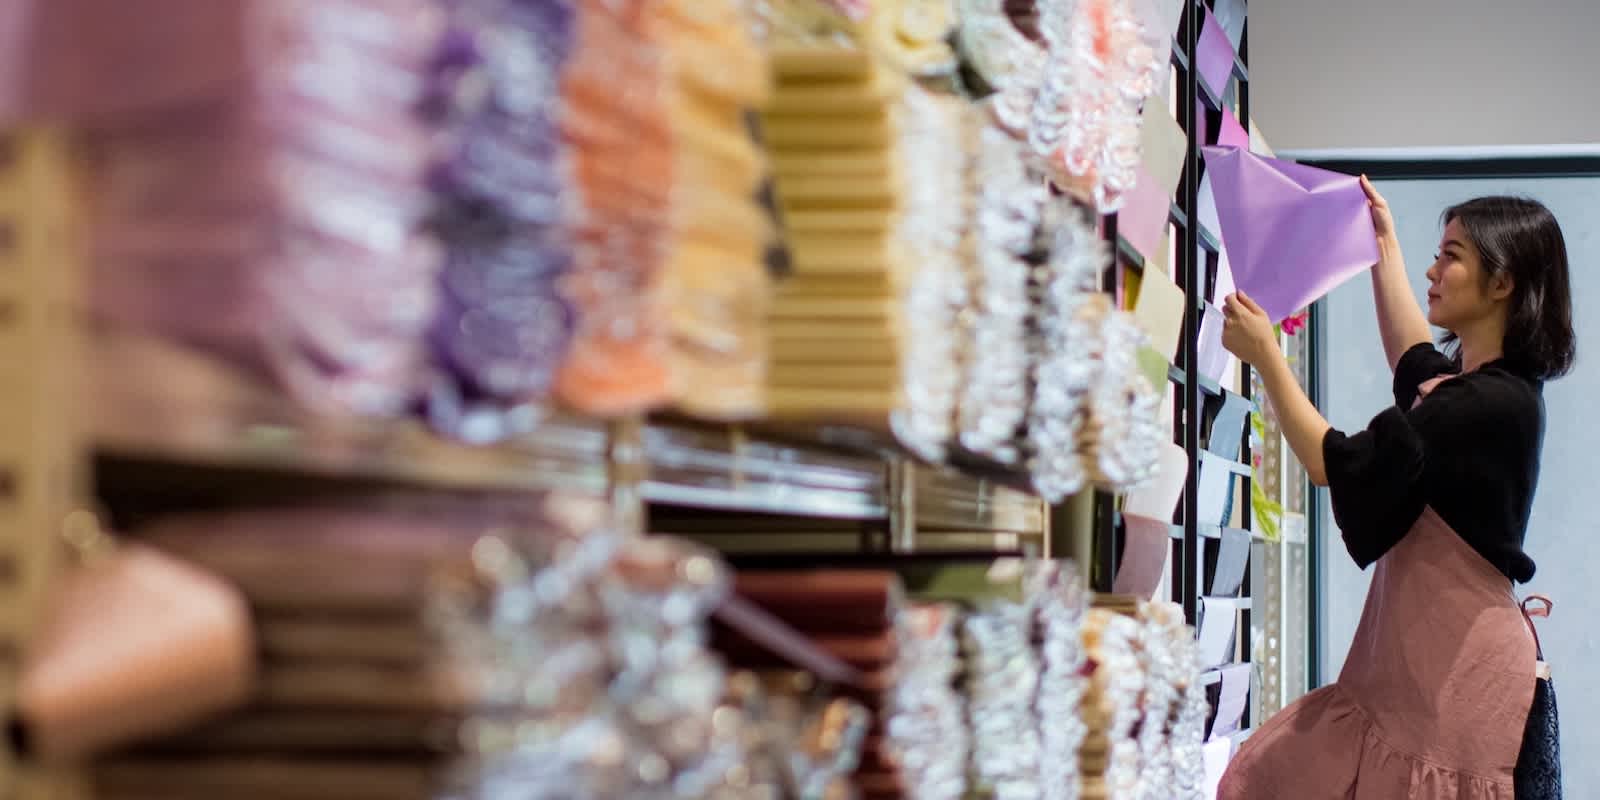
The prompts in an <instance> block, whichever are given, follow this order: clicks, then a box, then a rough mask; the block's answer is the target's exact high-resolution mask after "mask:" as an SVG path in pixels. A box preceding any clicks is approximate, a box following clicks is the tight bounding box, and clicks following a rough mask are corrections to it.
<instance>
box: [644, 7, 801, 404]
mask: <svg viewBox="0 0 1600 800" xmlns="http://www.w3.org/2000/svg"><path fill="white" fill-rule="evenodd" d="M663 5H664V6H665V9H664V16H665V18H666V23H667V24H666V32H665V36H664V44H665V50H666V55H667V57H668V58H669V59H670V61H671V67H672V79H671V81H670V85H669V86H668V92H669V100H668V106H669V114H670V118H671V123H672V133H673V137H674V140H675V146H676V148H677V160H676V171H675V174H674V176H673V180H674V182H675V186H674V188H673V199H672V202H673V218H674V237H675V238H674V240H673V242H672V250H671V253H670V255H669V256H668V261H667V265H666V268H665V269H666V271H665V274H664V276H663V280H664V282H665V292H666V297H665V301H666V303H667V305H668V314H669V317H670V326H671V349H670V350H669V352H668V357H669V359H670V362H669V366H670V372H671V376H672V377H671V380H672V398H673V402H674V405H675V406H676V407H678V408H679V409H681V410H683V411H686V412H688V413H691V414H695V415H697V416H704V417H714V418H743V417H751V416H755V415H757V414H759V413H760V412H761V410H762V408H763V407H764V402H763V393H764V390H765V388H766V386H765V384H766V362H767V350H766V347H767V342H766V331H765V325H766V314H767V310H768V307H769V306H770V304H771V295H772V283H771V281H772V277H771V276H770V275H769V274H768V272H767V268H766V264H765V260H764V258H765V254H766V250H767V248H768V246H769V245H770V243H771V242H772V241H773V238H774V237H775V236H776V235H777V231H775V230H774V229H773V225H772V221H771V220H770V219H769V218H768V216H767V212H766V211H765V210H764V209H762V208H761V206H760V204H759V192H760V189H761V186H762V184H763V181H764V180H766V179H767V177H768V166H767V161H766V156H765V153H764V152H762V151H761V149H759V148H758V146H757V143H756V141H755V139H754V137H753V136H752V133H753V131H752V130H751V126H750V122H751V118H750V115H751V114H753V113H755V112H757V111H759V110H760V109H761V108H763V107H764V106H765V105H766V103H767V101H768V99H769V97H770V95H771V93H772V86H771V77H770V74H769V65H768V63H767V57H766V54H765V52H763V51H762V49H761V48H760V46H759V43H758V42H756V40H755V39H754V37H753V35H752V33H751V28H750V23H749V20H747V19H746V18H745V15H744V13H743V8H742V6H741V4H740V3H738V2H736V1H735V0H672V2H667V3H664V4H663Z"/></svg>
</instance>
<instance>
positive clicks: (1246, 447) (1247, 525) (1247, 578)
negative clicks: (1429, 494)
mask: <svg viewBox="0 0 1600 800" xmlns="http://www.w3.org/2000/svg"><path fill="white" fill-rule="evenodd" d="M1249 48H1250V17H1249V14H1246V15H1245V22H1244V32H1243V33H1242V34H1241V35H1240V37H1239V63H1241V64H1243V65H1244V68H1245V74H1244V75H1238V76H1235V77H1236V78H1237V80H1238V84H1239V89H1238V95H1237V96H1238V98H1239V124H1240V125H1243V126H1244V130H1245V136H1246V137H1248V136H1249V135H1250V80H1249V78H1248V77H1247V76H1248V75H1249V72H1250V49H1249ZM1248 146H1249V145H1248V144H1246V147H1248ZM1239 393H1240V394H1242V395H1244V397H1245V399H1246V400H1248V399H1251V396H1252V395H1253V394H1254V392H1253V391H1252V387H1251V370H1250V365H1248V364H1244V363H1241V364H1240V365H1239ZM1245 419H1246V422H1245V426H1244V433H1243V434H1242V435H1243V437H1244V441H1243V442H1241V443H1240V447H1239V452H1240V453H1243V454H1244V463H1245V464H1250V465H1253V464H1254V463H1255V454H1254V453H1252V452H1251V450H1250V432H1251V429H1252V427H1253V426H1252V425H1251V424H1250V421H1249V417H1246V418H1245ZM1262 446H1263V447H1265V446H1266V442H1262ZM1243 506H1244V529H1245V530H1247V531H1249V530H1254V528H1255V511H1256V508H1255V471H1254V469H1252V470H1251V471H1250V472H1249V473H1248V474H1247V475H1246V477H1245V479H1244V501H1243ZM1265 551H1266V548H1264V547H1261V548H1258V547H1256V546H1255V544H1254V543H1252V544H1251V546H1250V558H1249V560H1248V561H1246V562H1245V567H1244V585H1245V586H1247V587H1249V589H1247V591H1248V592H1249V593H1250V597H1251V603H1250V609H1249V610H1248V611H1246V612H1245V615H1244V621H1245V624H1244V626H1243V628H1244V630H1242V631H1240V632H1239V639H1240V642H1242V644H1243V651H1244V658H1245V660H1247V661H1254V660H1255V656H1254V653H1255V641H1254V640H1255V627H1256V622H1257V621H1258V620H1265V619H1266V618H1267V608H1266V605H1267V604H1266V597H1264V596H1261V595H1260V594H1258V593H1257V592H1256V591H1255V584H1256V580H1255V575H1256V570H1257V569H1258V568H1259V565H1257V564H1256V559H1255V555H1256V553H1257V552H1261V553H1262V554H1263V555H1265ZM1268 641H1269V642H1270V641H1271V638H1270V637H1269V638H1268ZM1279 644H1280V646H1281V644H1282V641H1281V639H1280V641H1279ZM1280 663H1281V662H1280ZM1260 667H1261V665H1259V664H1258V665H1257V669H1255V670H1253V672H1254V673H1255V678H1256V679H1257V680H1256V682H1253V683H1252V684H1251V691H1250V708H1249V710H1248V711H1247V712H1246V722H1245V727H1248V728H1254V727H1255V726H1256V725H1257V724H1259V723H1260V721H1261V691H1260V688H1261V683H1260V682H1259V679H1260V678H1261V677H1262V676H1261V670H1260Z"/></svg>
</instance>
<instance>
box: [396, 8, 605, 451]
mask: <svg viewBox="0 0 1600 800" xmlns="http://www.w3.org/2000/svg"><path fill="white" fill-rule="evenodd" d="M449 8H450V11H451V14H450V24H449V29H448V31H447V32H446V33H445V35H444V36H443V38H442V39H441V42H440V46H439V52H438V54H437V55H436V57H435V58H434V63H433V70H432V71H433V74H432V76H431V78H430V81H429V84H430V88H429V100H428V102H427V103H426V104H425V105H426V107H427V109H428V113H429V114H430V116H431V117H433V118H434V119H436V120H437V121H438V122H439V124H440V125H441V126H443V128H444V129H445V130H446V131H448V133H449V135H448V138H447V139H446V140H445V142H444V145H443V146H442V147H441V148H440V149H439V152H438V153H437V154H436V155H435V159H434V164H433V167H432V169H431V171H430V174H429V181H428V186H429V189H430V190H431V191H432V193H433V201H432V202H433V206H434V211H433V217H434V226H433V227H434V230H435V231H436V232H437V233H438V235H439V237H440V240H441V242H442V243H443V245H444V247H445V249H446V251H447V252H448V254H449V256H448V259H447V261H446V266H445V269H444V274H443V276H442V279H441V283H440V289H441V292H442V304H441V307H440V312H439V315H438V317H437V318H436V319H435V322H434V326H433V329H432V332H431V335H430V337H429V340H430V344H431V346H432V350H433V357H434V364H435V366H436V367H438V373H439V374H438V375H437V376H436V378H435V380H434V385H433V386H432V388H431V390H430V392H429V396H428V401H427V409H426V410H427V414H428V418H429V420H430V421H431V422H432V423H433V424H434V426H435V427H437V428H439V429H441V430H442V431H444V432H446V433H449V434H451V435H454V436H459V437H462V438H466V439H470V440H474V441H484V440H492V439H496V438H500V437H503V436H506V435H510V434H512V433H515V432H516V430H515V427H516V424H517V423H516V422H515V419H516V418H518V417H519V414H518V411H519V409H521V408H527V407H529V404H530V403H533V402H538V401H543V400H544V399H546V397H547V396H548V395H549V392H550V388H551V385H552V382H553V380H554V376H555V372H556V370H557V369H558V368H559V367H560V365H561V363H562V361H563V360H564V358H565V357H566V354H567V352H568V350H569V348H570V344H571V341H572V336H573V329H574V324H575V323H574V313H573V309H572V306H571V304H570V303H569V302H568V301H567V300H566V298H565V297H564V295H563V292H562V289H561V287H562V281H563V279H565V278H566V276H567V274H568V272H569V271H570V268H571V264H572V260H573V259H572V244H571V241H570V240H569V238H568V236H567V234H568V231H569V225H568V222H569V220H570V218H571V203H572V196H571V190H570V188H569V181H568V180H567V174H566V171H565V167H566V157H567V153H566V144H565V142H564V140H563V138H562V135H561V130H560V120H559V118H558V113H557V111H558V109H559V108H560V107H561V103H560V97H559V92H560V86H561V76H562V73H563V70H564V68H565V64H566V60H567V58H568V56H569V55H570V53H571V50H572V46H573V44H574V42H575V36H576V31H575V23H576V19H575V11H574V8H573V7H572V5H571V4H570V3H568V2H550V1H548V0H544V1H539V2H535V1H534V0H455V2H453V3H451V4H450V6H449ZM520 416H526V415H525V414H522V415H520Z"/></svg>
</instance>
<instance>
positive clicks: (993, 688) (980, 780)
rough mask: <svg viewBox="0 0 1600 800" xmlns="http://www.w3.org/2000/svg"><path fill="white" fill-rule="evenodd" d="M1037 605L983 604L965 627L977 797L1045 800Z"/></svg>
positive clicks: (963, 638) (973, 778)
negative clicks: (1037, 699)
mask: <svg viewBox="0 0 1600 800" xmlns="http://www.w3.org/2000/svg"><path fill="white" fill-rule="evenodd" d="M1036 613H1037V609H1036V607H1035V605H1034V602H1033V601H1032V600H1027V599H1024V600H1022V601H1016V600H1009V599H1000V598H995V599H990V600H985V601H983V602H980V603H978V604H977V605H976V607H974V608H973V609H972V611H971V612H970V613H969V614H968V615H967V616H966V618H965V619H964V620H963V621H962V625H961V652H962V655H963V657H964V658H965V661H966V673H965V676H964V684H965V686H964V688H965V690H966V697H967V718H968V719H969V720H970V721H971V724H972V754H971V760H970V761H969V762H968V769H969V780H970V781H971V785H972V787H973V789H975V790H977V791H980V792H989V793H992V795H993V796H995V797H1042V796H1043V791H1042V787H1041V783H1042V780H1043V777H1044V776H1043V773H1042V772H1041V770H1040V756H1041V750H1040V746H1041V741H1040V736H1039V730H1040V725H1039V718H1038V710H1037V709H1036V708H1035V706H1034V698H1035V697H1036V695H1037V694H1038V689H1039V679H1040V663H1039V662H1040V659H1039V653H1038V651H1037V650H1036V649H1035V647H1034V622H1035V617H1036Z"/></svg>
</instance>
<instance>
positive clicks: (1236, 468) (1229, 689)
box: [1091, 0, 1276, 731]
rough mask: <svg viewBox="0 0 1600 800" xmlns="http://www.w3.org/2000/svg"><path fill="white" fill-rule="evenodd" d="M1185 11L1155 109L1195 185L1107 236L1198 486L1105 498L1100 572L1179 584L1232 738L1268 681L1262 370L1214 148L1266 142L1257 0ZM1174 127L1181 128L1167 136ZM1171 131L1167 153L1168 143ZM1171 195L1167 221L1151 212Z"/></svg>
mask: <svg viewBox="0 0 1600 800" xmlns="http://www.w3.org/2000/svg"><path fill="white" fill-rule="evenodd" d="M1169 5H1170V6H1172V7H1173V11H1174V12H1175V14H1176V19H1174V24H1175V33H1174V40H1173V46H1172V58H1171V67H1172V71H1171V85H1170V87H1169V90H1168V94H1167V100H1168V103H1169V104H1168V105H1167V106H1166V107H1156V108H1151V107H1150V106H1151V105H1152V104H1156V103H1157V100H1156V99H1155V98H1152V100H1151V101H1150V104H1147V106H1146V110H1145V126H1146V130H1145V142H1146V151H1145V159H1146V162H1145V169H1146V174H1147V175H1151V176H1152V177H1157V178H1158V180H1156V181H1155V182H1156V183H1161V182H1162V181H1160V180H1159V175H1160V174H1161V173H1163V172H1166V173H1168V174H1171V173H1174V172H1178V171H1181V176H1182V177H1181V180H1177V179H1176V178H1175V177H1169V178H1167V186H1170V187H1173V188H1175V189H1176V191H1175V192H1172V193H1169V194H1165V195H1162V196H1160V197H1156V198H1154V199H1152V200H1150V201H1149V202H1146V203H1143V204H1140V203H1137V202H1133V201H1130V205H1129V206H1127V207H1125V208H1124V209H1123V210H1122V211H1121V212H1120V213H1118V214H1114V215H1110V216H1108V217H1107V218H1106V223H1105V226H1104V229H1105V232H1106V236H1107V238H1108V240H1109V241H1111V242H1112V243H1114V246H1115V251H1116V253H1117V258H1116V263H1115V264H1114V265H1112V266H1111V267H1110V268H1109V269H1108V270H1107V276H1106V283H1107V284H1108V285H1110V286H1113V287H1115V289H1114V291H1115V292H1116V294H1117V296H1118V299H1119V302H1121V303H1123V304H1124V307H1128V308H1130V310H1133V311H1134V312H1135V314H1136V315H1137V316H1138V317H1139V318H1140V319H1141V320H1142V321H1144V322H1145V324H1146V326H1147V330H1150V331H1151V333H1152V337H1151V338H1152V343H1153V349H1152V350H1151V351H1149V352H1147V353H1146V354H1145V356H1146V361H1147V362H1148V366H1147V371H1148V372H1149V373H1150V374H1152V375H1159V376H1160V378H1161V380H1162V381H1164V382H1165V383H1167V384H1168V387H1169V398H1170V404H1169V408H1170V409H1171V421H1172V426H1171V431H1172V434H1173V437H1172V441H1173V443H1174V446H1173V448H1172V449H1171V452H1170V453H1169V455H1168V456H1166V457H1164V458H1163V461H1162V465H1163V468H1164V469H1169V470H1173V472H1172V473H1169V474H1176V472H1178V471H1181V474H1182V476H1183V477H1182V481H1181V482H1175V483H1172V484H1170V485H1169V486H1168V487H1166V488H1167V490H1168V491H1167V493H1165V494H1163V493H1160V492H1157V493H1156V494H1157V495H1159V499H1158V500H1154V501H1152V500H1151V499H1150V498H1151V493H1143V494H1140V493H1135V494H1134V495H1112V494H1109V493H1105V492H1100V493H1097V496H1096V502H1095V504H1094V531H1095V535H1094V554H1095V555H1094V563H1093V567H1092V570H1091V573H1092V578H1093V580H1092V582H1093V585H1094V588H1095V589H1096V590H1097V591H1100V592H1106V593H1110V592H1114V591H1116V592H1134V593H1138V594H1141V595H1145V594H1146V593H1148V592H1150V591H1152V590H1154V591H1155V592H1157V593H1160V592H1162V591H1163V590H1164V591H1165V592H1167V593H1168V596H1170V598H1171V599H1172V600H1173V601H1174V602H1178V603H1181V604H1182V606H1183V609H1184V613H1185V616H1186V618H1187V619H1188V621H1189V622H1190V623H1191V624H1194V625H1196V627H1197V629H1198V631H1199V633H1198V636H1199V639H1200V642H1201V651H1202V654H1203V658H1204V659H1205V660H1206V661H1207V663H1208V664H1210V666H1209V668H1208V670H1207V672H1206V673H1205V675H1204V679H1205V681H1206V683H1207V684H1208V686H1209V687H1210V688H1209V689H1208V694H1209V695H1210V697H1211V701H1212V703H1213V712H1212V713H1213V717H1216V716H1218V715H1219V714H1220V715H1221V716H1223V717H1227V716H1229V715H1231V716H1232V719H1231V720H1227V719H1223V720H1219V721H1218V722H1217V725H1218V726H1219V730H1220V729H1221V728H1222V727H1224V726H1226V727H1229V728H1235V727H1236V728H1237V729H1243V730H1246V731H1248V729H1249V728H1250V727H1252V725H1253V723H1254V722H1256V721H1257V720H1256V718H1255V716H1254V714H1253V713H1247V712H1246V709H1245V707H1244V706H1243V705H1242V704H1243V703H1244V701H1245V693H1246V692H1248V693H1249V695H1250V696H1251V698H1252V700H1253V698H1254V695H1255V693H1256V692H1255V691H1254V686H1255V685H1256V681H1257V678H1256V675H1255V672H1256V670H1255V667H1254V665H1252V663H1251V659H1252V653H1253V652H1254V651H1255V648H1254V645H1253V642H1252V639H1251V637H1252V630H1253V628H1254V627H1255V626H1254V625H1253V624H1252V614H1253V601H1254V598H1252V597H1251V587H1252V586H1253V585H1255V584H1256V583H1257V582H1256V581H1254V580H1253V577H1254V576H1253V574H1252V573H1253V571H1254V570H1256V569H1257V566H1256V565H1255V564H1254V563H1252V562H1253V561H1254V559H1252V558H1251V554H1252V551H1254V550H1258V549H1259V547H1258V544H1259V540H1260V538H1261V537H1260V533H1259V532H1258V531H1253V530H1252V529H1253V528H1254V527H1255V525H1256V516H1257V512H1256V509H1255V508H1254V507H1253V495H1254V492H1253V491H1252V485H1251V484H1252V481H1253V480H1254V478H1255V476H1254V474H1253V471H1252V468H1251V464H1252V458H1253V454H1252V435H1251V428H1252V425H1251V419H1252V410H1253V404H1252V401H1251V394H1252V393H1251V376H1250V370H1249V368H1248V367H1247V366H1245V365H1241V364H1237V363H1236V361H1235V360H1234V359H1232V358H1231V356H1228V355H1227V354H1226V353H1225V352H1224V351H1222V350H1221V342H1220V333H1221V326H1220V322H1221V318H1220V313H1219V312H1218V309H1219V308H1220V306H1221V304H1222V300H1223V297H1224V296H1225V295H1226V294H1227V293H1229V292H1231V291H1232V279H1231V275H1230V273H1229V271H1228V265H1227V255H1226V250H1225V248H1224V246H1223V244H1222V241H1221V239H1220V228H1219V226H1218V225H1217V223H1216V221H1215V204H1214V201H1212V200H1210V199H1209V198H1208V197H1207V195H1208V194H1209V192H1210V186H1209V182H1208V181H1207V180H1206V178H1205V175H1204V173H1203V170H1204V162H1203V160H1202V158H1201V148H1202V147H1204V146H1207V145H1213V144H1232V145H1235V146H1240V147H1252V146H1255V147H1263V146H1264V145H1262V144H1261V143H1260V142H1259V136H1258V135H1253V133H1254V129H1253V126H1252V125H1251V121H1250V115H1249V108H1250V106H1249V95H1250V92H1249V86H1250V76H1249V70H1248V66H1247V62H1248V34H1247V30H1246V25H1245V14H1246V6H1245V3H1244V2H1243V0H1215V1H1214V2H1213V0H1182V2H1180V3H1175V4H1169ZM1163 129H1169V130H1170V131H1171V133H1170V134H1167V135H1166V136H1165V137H1164V136H1163V133H1162V131H1163ZM1164 138H1166V140H1167V141H1166V146H1167V147H1169V148H1170V149H1169V150H1168V151H1167V152H1168V153H1169V154H1170V155H1167V156H1162V155H1161V151H1160V150H1159V149H1158V148H1160V147H1161V145H1162V142H1163V139H1164ZM1164 161H1165V162H1170V163H1164ZM1163 197H1164V198H1165V199H1167V200H1169V201H1170V205H1169V207H1168V208H1165V209H1162V211H1164V212H1165V213H1160V212H1154V211H1151V210H1150V209H1151V208H1152V207H1159V205H1158V204H1159V202H1160V200H1161V199H1162V198H1163ZM1157 216H1159V219H1154V217H1157ZM1274 485H1276V482H1274ZM1178 492H1181V501H1179V500H1178V496H1177V493H1178ZM1173 505H1175V506H1176V507H1175V508H1174V507H1173ZM1208 617H1209V619H1208ZM1254 705H1255V703H1254V702H1251V703H1250V706H1251V707H1254ZM1218 706H1226V708H1218Z"/></svg>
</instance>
